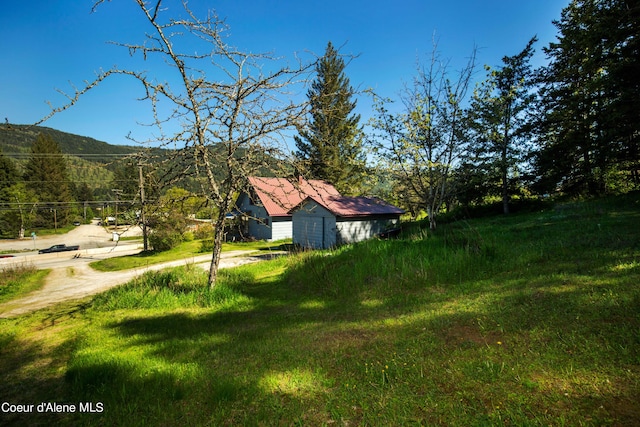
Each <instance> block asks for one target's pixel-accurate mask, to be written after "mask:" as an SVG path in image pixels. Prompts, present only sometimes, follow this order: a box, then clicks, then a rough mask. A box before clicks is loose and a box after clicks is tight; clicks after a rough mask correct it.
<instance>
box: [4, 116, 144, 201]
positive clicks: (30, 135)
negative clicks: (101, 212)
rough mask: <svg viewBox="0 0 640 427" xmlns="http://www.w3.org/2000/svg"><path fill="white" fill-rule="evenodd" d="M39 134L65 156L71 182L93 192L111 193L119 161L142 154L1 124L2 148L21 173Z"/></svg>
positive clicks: (56, 132)
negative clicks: (50, 139) (82, 185)
mask: <svg viewBox="0 0 640 427" xmlns="http://www.w3.org/2000/svg"><path fill="white" fill-rule="evenodd" d="M40 133H44V134H48V135H50V136H51V137H52V138H53V140H54V141H56V142H57V143H58V145H59V146H60V150H61V151H62V152H63V153H64V154H65V155H66V158H67V170H68V173H69V179H70V180H71V182H72V183H74V184H76V185H78V184H82V183H86V184H87V186H88V187H89V188H90V189H91V190H93V191H94V193H106V192H108V191H109V189H110V187H111V182H112V180H113V177H114V174H113V171H114V170H115V168H116V167H117V165H118V164H121V162H119V160H121V159H124V158H126V157H128V156H131V155H135V154H136V153H138V152H139V151H140V149H139V148H137V147H132V146H125V145H111V144H108V143H106V142H103V141H98V140H96V139H94V138H90V137H86V136H80V135H74V134H71V133H67V132H62V131H59V130H56V129H52V128H48V127H43V126H32V125H15V124H3V125H0V149H1V150H2V153H3V154H4V155H5V156H7V157H9V158H11V159H13V160H14V161H15V162H16V166H17V167H18V170H22V168H23V166H24V164H25V163H26V162H27V160H28V158H29V154H30V150H31V145H32V144H33V142H34V141H35V140H36V138H37V137H38V135H39V134H40ZM132 179H133V178H132ZM135 179H137V176H136V177H135Z"/></svg>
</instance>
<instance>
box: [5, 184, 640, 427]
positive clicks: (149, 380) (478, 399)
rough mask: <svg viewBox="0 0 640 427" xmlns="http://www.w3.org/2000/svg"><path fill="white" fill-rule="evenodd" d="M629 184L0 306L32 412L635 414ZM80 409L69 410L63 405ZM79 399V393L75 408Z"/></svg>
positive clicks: (637, 270)
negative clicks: (520, 210)
mask: <svg viewBox="0 0 640 427" xmlns="http://www.w3.org/2000/svg"><path fill="white" fill-rule="evenodd" d="M638 224H640V201H639V197H638V196H637V195H636V196H627V197H621V198H613V199H606V200H600V201H597V202H588V203H576V204H565V205H562V206H558V207H556V208H555V209H553V210H549V211H545V212H541V213H535V214H520V215H512V216H509V217H494V218H486V219H482V220H474V221H464V222H456V223H451V224H444V225H441V227H440V229H439V230H438V231H437V232H435V233H431V232H428V231H426V230H423V229H420V227H419V226H416V227H415V232H414V233H413V234H407V235H405V238H403V239H400V240H390V241H370V242H366V243H362V244H357V245H352V246H346V247H342V248H339V249H337V250H334V251H323V252H306V253H299V254H296V255H292V256H290V257H287V258H280V259H277V260H274V261H269V262H264V263H259V264H252V265H247V266H244V267H241V268H237V269H233V270H223V271H222V272H221V280H220V283H219V284H218V286H217V287H216V288H215V289H214V290H208V289H206V287H205V286H204V284H205V283H206V273H205V272H204V271H201V270H199V269H198V268H196V267H193V266H188V267H182V268H179V269H173V270H168V271H163V272H158V273H147V274H146V275H144V276H143V277H141V278H139V279H137V280H135V281H134V282H131V283H129V284H127V285H124V286H121V287H118V288H115V289H112V290H111V291H109V292H107V293H104V294H101V295H99V296H96V297H95V298H93V299H91V300H87V301H86V302H85V303H84V304H83V305H81V306H78V305H77V304H75V305H72V304H69V305H63V306H58V307H56V308H54V309H50V310H43V311H40V312H37V313H35V314H32V315H28V316H22V317H20V318H15V319H3V320H0V331H1V332H0V373H1V374H2V378H3V381H2V383H0V401H2V402H5V401H7V402H13V403H27V404H28V403H35V404H37V403H39V402H58V403H70V404H75V405H79V403H80V402H83V403H84V402H91V403H93V404H94V405H97V404H98V403H99V404H100V405H101V406H100V407H101V408H102V412H98V413H78V412H75V413H67V414H52V413H40V414H38V413H31V414H6V413H0V424H16V425H23V424H25V423H28V424H30V425H34V424H35V425H37V424H52V423H53V424H62V425H123V426H124V425H126V426H129V425H216V426H217V425H234V426H235V425H249V426H250V425H287V426H288V425H305V426H306V425H349V426H354V425H372V426H377V425H425V426H432V425H443V426H445V425H446V426H448V425H460V426H470V425H471V426H474V425H475V426H484V425H518V426H520V425H531V426H537V425H545V426H546V425H553V426H556V425H558V426H560V425H566V426H574V425H586V426H591V425H592V426H602V425H612V426H618V425H629V426H631V425H637V424H638V423H639V422H640V402H639V401H638V396H640V288H639V284H640V227H638ZM76 409H77V410H78V408H76ZM85 409H86V407H85Z"/></svg>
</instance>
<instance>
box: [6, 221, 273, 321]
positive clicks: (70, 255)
mask: <svg viewBox="0 0 640 427" xmlns="http://www.w3.org/2000/svg"><path fill="white" fill-rule="evenodd" d="M127 232H131V233H135V230H133V231H132V230H127ZM111 237H112V235H111V234H110V233H109V232H107V231H106V230H104V228H102V227H99V226H97V225H81V226H78V227H76V228H75V229H74V230H72V231H71V232H70V233H68V234H66V235H65V236H47V237H46V238H43V239H41V240H40V239H39V238H37V239H36V243H38V248H39V249H41V248H43V247H48V246H51V245H54V244H58V243H66V244H68V245H77V244H79V245H80V249H81V250H80V251H78V252H62V253H57V254H46V255H44V254H43V255H37V254H34V253H33V252H31V253H24V254H22V255H19V256H15V257H14V258H5V259H2V260H0V271H1V269H2V268H6V267H10V266H11V265H15V264H33V265H35V266H36V267H37V268H49V269H51V273H49V275H48V276H47V278H46V280H45V285H44V286H43V287H42V289H39V290H37V291H34V292H31V293H29V294H28V295H25V296H24V297H22V298H18V299H15V300H12V301H8V302H6V303H3V304H0V318H7V317H14V316H19V315H21V314H25V313H29V312H32V311H35V310H39V309H41V308H45V307H49V306H52V305H54V304H57V303H60V302H66V301H72V300H77V299H82V298H85V297H87V296H90V295H95V294H98V293H100V292H103V291H105V290H107V289H110V288H112V287H114V286H118V285H121V284H123V283H127V282H128V281H130V280H131V279H133V278H134V277H137V276H139V275H141V274H143V273H144V272H146V271H150V270H160V269H163V268H167V267H175V266H180V265H186V264H196V265H198V266H200V267H202V268H205V269H208V268H209V265H210V263H211V254H208V255H202V256H197V257H192V258H188V259H181V260H176V261H171V262H167V263H162V264H156V265H152V266H148V267H145V268H136V269H131V270H125V271H115V272H100V271H96V270H93V269H92V268H91V267H89V263H90V262H92V261H96V260H99V259H104V258H108V257H113V256H118V255H125V254H130V253H137V252H139V251H140V250H141V245H140V244H138V243H136V244H126V242H124V241H120V242H119V243H120V244H119V245H116V243H114V242H113V241H111ZM43 242H46V243H44V244H43ZM33 245H34V242H33V241H31V239H28V240H11V241H6V240H5V241H0V250H2V251H8V250H13V251H18V250H25V248H26V249H27V250H28V249H31V248H33ZM273 255H274V254H273V253H271V254H269V255H268V256H267V257H270V256H273ZM263 259H265V255H264V254H262V255H258V254H256V252H255V251H230V252H223V253H222V257H221V260H220V268H229V267H235V266H238V265H242V264H246V263H250V262H257V261H261V260H263Z"/></svg>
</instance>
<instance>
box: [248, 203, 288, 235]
mask: <svg viewBox="0 0 640 427" xmlns="http://www.w3.org/2000/svg"><path fill="white" fill-rule="evenodd" d="M238 209H239V210H240V211H241V212H244V213H246V214H248V215H250V216H251V218H249V235H250V236H252V237H254V238H256V239H258V240H282V239H290V238H291V236H292V229H291V217H270V216H269V215H268V214H267V210H266V209H265V208H264V207H263V206H258V205H254V204H252V203H251V200H250V198H249V196H247V195H246V194H242V195H241V196H240V198H239V199H238Z"/></svg>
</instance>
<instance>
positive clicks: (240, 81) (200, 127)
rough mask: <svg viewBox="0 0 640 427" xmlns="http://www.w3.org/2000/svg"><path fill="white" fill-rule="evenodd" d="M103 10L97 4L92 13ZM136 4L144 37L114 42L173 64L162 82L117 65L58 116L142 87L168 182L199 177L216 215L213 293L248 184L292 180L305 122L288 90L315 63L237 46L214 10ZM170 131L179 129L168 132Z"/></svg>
mask: <svg viewBox="0 0 640 427" xmlns="http://www.w3.org/2000/svg"><path fill="white" fill-rule="evenodd" d="M103 3H106V2H105V1H104V0H98V1H96V2H95V3H94V10H97V8H98V7H99V6H104V5H103ZM134 3H135V5H136V9H137V11H138V12H139V13H141V14H142V16H143V17H144V20H145V22H146V25H147V27H146V28H145V29H144V34H146V39H145V40H144V41H143V42H139V43H136V42H132V43H116V44H118V45H120V46H122V47H124V48H126V49H127V50H128V52H129V53H130V54H131V55H134V56H139V57H140V58H141V59H145V60H152V59H154V58H155V59H159V60H160V62H159V63H164V64H166V67H164V68H163V67H162V66H160V67H158V68H156V69H155V75H150V73H146V72H143V71H137V70H131V69H120V68H117V67H114V68H111V69H109V70H107V71H104V72H101V73H99V75H98V76H97V78H96V79H95V80H94V81H92V82H89V83H88V84H87V85H86V86H85V87H83V88H81V89H79V90H76V91H74V93H73V94H70V95H68V97H69V102H68V103H67V104H66V105H64V106H62V107H58V108H54V109H53V110H52V113H51V114H55V113H56V112H58V111H61V110H63V109H66V108H69V107H70V106H72V105H74V104H75V103H76V102H77V100H78V99H79V98H80V97H81V96H82V95H83V94H85V93H86V92H87V91H89V90H92V89H93V88H96V87H98V86H99V85H100V83H101V82H103V81H104V80H105V79H107V78H110V77H112V76H114V75H119V76H128V77H131V78H133V79H135V80H136V81H138V82H139V83H141V85H142V88H143V90H144V93H145V95H146V100H147V101H149V102H150V105H151V107H150V108H151V111H152V112H153V115H154V122H153V123H152V124H153V125H155V126H156V130H157V134H156V135H157V137H156V138H154V141H153V142H155V143H156V144H158V145H161V146H163V147H165V148H170V149H171V151H170V153H172V156H170V157H171V158H170V159H169V163H170V165H171V167H166V168H164V169H163V171H164V178H165V179H166V182H168V183H173V182H177V181H179V180H181V179H185V178H187V177H189V178H191V179H193V180H194V181H195V182H197V183H198V184H199V185H200V186H201V194H202V195H203V196H205V197H206V198H207V199H208V200H209V201H210V202H211V203H212V204H213V205H214V206H215V207H216V208H217V210H216V212H217V214H216V216H215V217H214V218H212V220H213V224H214V236H213V240H214V245H213V257H212V261H211V267H210V272H209V286H214V285H215V283H216V278H217V274H218V265H219V262H220V252H221V248H222V241H223V236H224V223H225V216H226V214H227V213H228V212H229V211H231V210H232V209H233V207H234V204H235V199H236V197H237V194H238V193H239V192H240V191H241V190H242V189H243V186H245V185H247V177H249V176H251V175H254V174H256V172H257V171H261V173H264V171H265V170H271V171H272V172H273V173H274V174H275V175H282V174H283V173H285V172H286V173H291V169H290V163H291V162H289V161H288V160H290V159H289V158H288V157H287V154H288V150H287V148H286V144H285V143H284V136H285V133H286V132H289V131H290V130H292V129H295V128H296V127H297V126H298V125H299V124H300V121H301V119H302V117H303V115H304V108H303V107H304V106H303V105H301V104H296V103H294V102H292V101H291V96H290V95H291V93H290V92H291V91H292V90H295V89H296V85H297V84H298V83H300V82H301V81H302V80H303V79H304V76H305V75H306V73H307V71H308V68H310V65H304V64H302V63H301V62H300V61H298V60H296V61H295V62H294V64H293V65H290V64H286V63H283V61H282V60H279V59H277V58H274V57H272V56H271V55H268V54H256V53H247V52H243V51H241V50H239V49H237V48H234V47H233V46H231V45H229V44H228V43H227V41H226V40H227V38H226V30H227V26H226V24H225V23H224V22H223V21H222V20H221V19H219V18H218V16H217V15H216V14H215V13H213V12H209V14H208V16H207V17H206V18H198V17H196V16H195V14H194V13H193V11H192V10H191V9H189V7H188V5H187V2H186V1H185V2H183V3H182V7H181V8H180V9H179V10H172V9H171V6H172V5H173V4H174V3H172V4H171V6H167V5H165V4H163V2H162V1H161V0H155V1H152V2H148V1H144V0H134ZM170 128H171V129H177V130H176V131H167V129H170Z"/></svg>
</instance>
